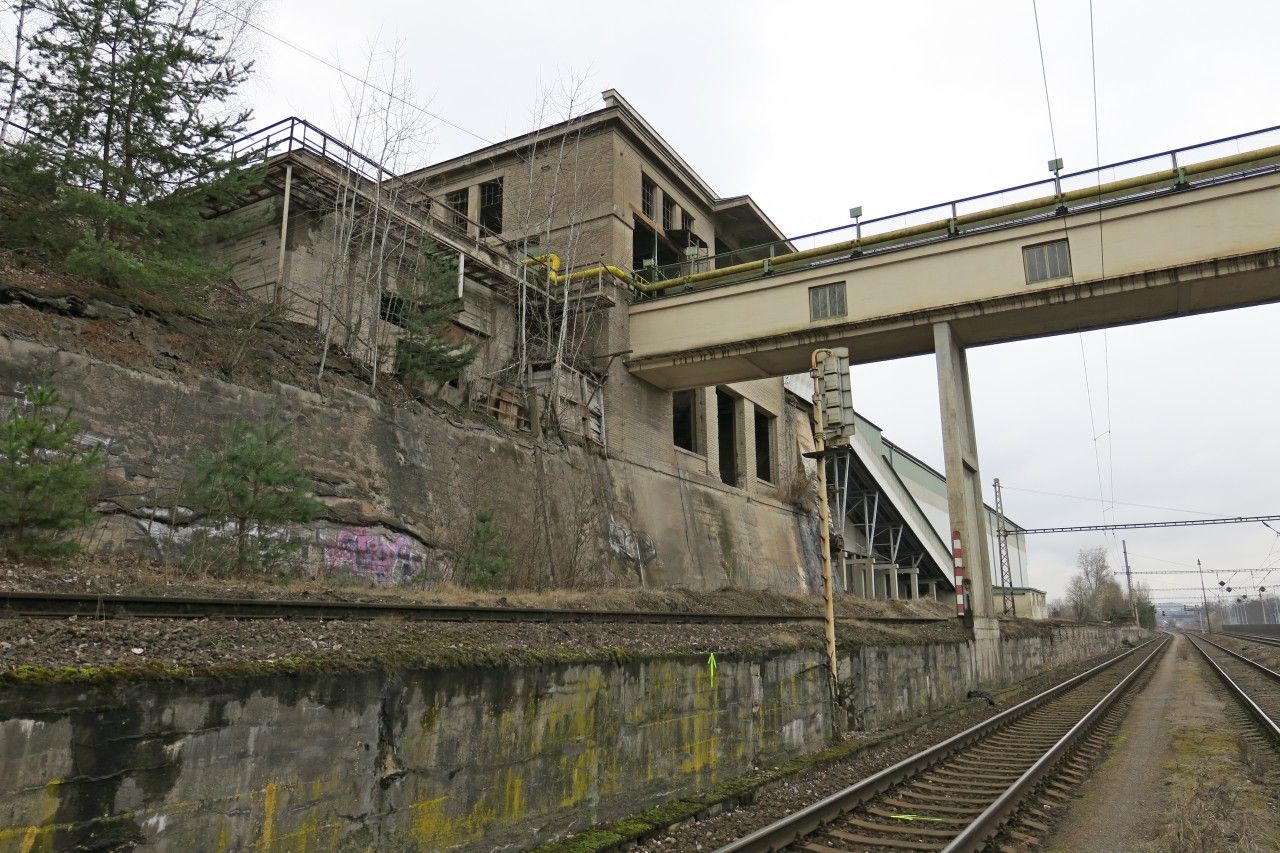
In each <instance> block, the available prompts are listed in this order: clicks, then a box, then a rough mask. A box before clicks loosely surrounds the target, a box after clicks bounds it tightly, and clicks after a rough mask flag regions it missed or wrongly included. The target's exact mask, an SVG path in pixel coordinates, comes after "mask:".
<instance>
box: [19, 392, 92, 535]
mask: <svg viewBox="0 0 1280 853" xmlns="http://www.w3.org/2000/svg"><path fill="white" fill-rule="evenodd" d="M23 396H24V400H25V402H26V405H25V406H24V405H21V404H19V405H15V406H13V407H12V408H11V409H10V410H9V417H8V418H7V419H6V420H5V421H4V422H3V423H0V551H3V552H4V553H8V554H11V555H15V556H18V555H32V556H52V555H54V554H65V553H71V552H74V551H75V550H76V549H77V546H76V544H75V543H74V542H67V541H63V540H59V539H57V535H58V534H60V533H63V532H65V531H68V530H74V529H75V528H77V527H83V526H84V525H86V524H88V523H89V522H90V521H92V520H93V498H94V492H95V490H96V487H97V485H98V480H97V477H96V476H95V475H94V473H93V470H94V469H95V468H97V467H98V466H99V465H101V464H102V454H101V452H100V451H99V449H98V448H97V447H96V446H95V447H93V448H91V449H88V450H86V449H85V448H84V447H83V446H82V445H80V444H79V443H77V441H76V433H77V432H78V431H79V429H80V425H79V424H78V423H76V422H75V421H73V420H71V416H70V413H66V414H63V415H61V416H59V415H57V414H56V413H55V411H54V410H55V409H56V408H58V405H59V403H60V397H59V395H58V392H56V391H54V390H52V389H50V388H46V387H44V386H37V387H35V388H28V389H27V390H26V392H25V394H24V395H23Z"/></svg>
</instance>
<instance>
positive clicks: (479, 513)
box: [458, 509, 515, 589]
mask: <svg viewBox="0 0 1280 853" xmlns="http://www.w3.org/2000/svg"><path fill="white" fill-rule="evenodd" d="M501 540H502V531H500V530H498V525H497V524H495V523H494V520H493V511H492V510H488V509H478V510H476V514H475V518H474V520H473V521H472V525H471V535H470V537H468V539H467V547H466V549H465V550H464V551H463V552H462V554H461V557H460V559H459V560H458V564H459V569H460V574H461V576H462V581H463V583H465V584H466V585H467V586H473V587H477V588H479V589H493V588H494V587H499V586H502V585H503V584H504V583H506V580H507V574H508V573H509V572H510V571H511V567H512V565H514V563H515V560H514V559H512V558H511V557H510V556H508V555H507V549H506V547H505V546H504V545H503V544H502V541H501Z"/></svg>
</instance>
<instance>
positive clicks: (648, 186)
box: [640, 175, 658, 219]
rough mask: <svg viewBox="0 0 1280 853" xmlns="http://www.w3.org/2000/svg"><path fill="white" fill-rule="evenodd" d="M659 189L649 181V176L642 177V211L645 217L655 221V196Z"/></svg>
mask: <svg viewBox="0 0 1280 853" xmlns="http://www.w3.org/2000/svg"><path fill="white" fill-rule="evenodd" d="M657 190H658V187H657V186H656V185H655V184H654V183H653V181H651V180H649V176H648V175H641V176H640V209H641V210H642V211H644V215H645V216H647V217H649V218H650V219H653V196H654V193H656V192H657Z"/></svg>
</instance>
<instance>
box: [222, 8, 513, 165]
mask: <svg viewBox="0 0 1280 853" xmlns="http://www.w3.org/2000/svg"><path fill="white" fill-rule="evenodd" d="M209 5H210V6H212V7H213V8H215V9H217V10H218V11H219V12H221V13H222V14H224V15H228V16H230V17H232V18H235V19H236V20H237V21H239V22H240V23H242V24H244V25H245V26H246V27H249V28H250V29H253V30H257V31H258V32H260V33H262V34H263V35H264V36H266V37H267V38H270V39H273V40H275V41H278V42H279V43H280V44H282V45H284V46H285V47H287V48H289V49H290V50H293V51H297V52H298V53H300V54H302V55H303V56H305V57H307V58H308V59H311V60H313V61H315V62H319V63H320V64H321V65H323V66H325V67H326V68H329V69H332V70H333V71H336V72H337V73H339V74H341V75H342V76H343V77H346V78H348V79H350V80H352V81H354V82H356V83H359V84H360V85H362V86H367V87H369V88H370V89H372V90H373V91H375V92H377V93H379V94H380V95H384V96H386V97H388V98H390V99H391V100H393V101H397V102H398V103H401V104H403V105H404V106H406V107H409V108H410V109H414V110H417V111H418V112H420V113H422V114H423V115H425V116H427V117H428V118H431V119H435V120H436V121H438V122H440V123H441V124H445V125H448V126H449V127H452V128H453V129H454V130H456V131H458V132H460V133H465V134H466V135H467V136H470V137H473V138H475V139H478V140H480V141H481V142H483V143H485V144H486V145H495V144H497V143H495V142H494V141H493V140H492V139H489V138H487V137H485V136H482V135H480V134H479V133H476V132H475V131H474V130H469V129H467V128H465V127H463V126H462V125H460V124H458V123H457V122H454V121H450V120H449V119H447V118H445V117H444V116H442V115H440V114H439V113H433V112H431V110H428V109H426V108H425V107H423V106H421V105H420V104H415V103H414V102H413V101H410V100H409V99H407V98H404V97H402V96H400V95H397V94H396V93H395V92H392V91H391V90H390V89H386V88H383V87H382V86H379V85H378V84H377V83H374V82H373V81H371V80H369V79H368V78H367V77H361V76H360V75H359V74H356V73H354V72H351V71H348V70H347V69H345V68H343V67H342V66H341V65H338V64H337V63H336V62H331V61H329V60H328V59H325V58H324V57H323V56H321V55H320V54H318V53H314V52H312V51H310V50H307V49H306V48H305V47H302V46H301V45H299V44H295V43H294V42H291V41H289V40H288V39H287V38H285V37H284V36H282V35H280V34H279V33H276V32H273V31H271V30H269V29H267V28H266V27H263V26H261V25H259V24H255V23H254V22H253V21H251V20H249V19H248V18H244V17H242V16H240V15H237V14H236V13H235V12H233V11H231V10H230V9H226V8H224V7H222V6H220V5H218V4H217V3H214V2H212V0H210V2H209Z"/></svg>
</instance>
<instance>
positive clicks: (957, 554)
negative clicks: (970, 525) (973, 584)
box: [951, 530, 964, 618]
mask: <svg viewBox="0 0 1280 853" xmlns="http://www.w3.org/2000/svg"><path fill="white" fill-rule="evenodd" d="M951 555H952V559H953V560H954V561H955V572H956V615H957V616H960V617H962V618H963V617H964V545H963V544H962V543H961V541H960V531H959V530H953V531H951Z"/></svg>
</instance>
